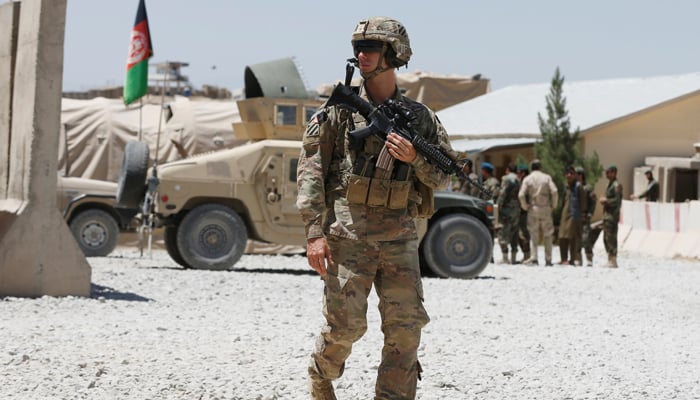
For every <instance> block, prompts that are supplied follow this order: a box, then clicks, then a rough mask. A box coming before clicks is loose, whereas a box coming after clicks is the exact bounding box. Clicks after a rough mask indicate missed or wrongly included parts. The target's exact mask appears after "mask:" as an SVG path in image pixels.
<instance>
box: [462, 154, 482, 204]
mask: <svg viewBox="0 0 700 400" xmlns="http://www.w3.org/2000/svg"><path fill="white" fill-rule="evenodd" d="M459 157H460V159H461V160H462V161H464V166H463V167H462V171H463V172H464V175H466V176H468V177H469V179H471V180H472V182H478V178H477V176H476V174H475V173H474V172H473V171H472V168H473V166H474V164H473V163H472V160H470V159H468V158H467V157H466V154H460V155H459ZM458 179H459V187H458V188H457V191H458V192H460V193H464V194H469V195H471V194H472V191H474V190H477V191H478V189H477V188H475V187H472V185H470V184H469V182H467V180H466V179H464V178H458Z"/></svg>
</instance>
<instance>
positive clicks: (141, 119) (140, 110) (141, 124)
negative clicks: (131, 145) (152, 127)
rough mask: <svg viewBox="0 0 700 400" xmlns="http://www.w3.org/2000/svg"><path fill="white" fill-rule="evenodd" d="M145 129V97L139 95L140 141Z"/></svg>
mask: <svg viewBox="0 0 700 400" xmlns="http://www.w3.org/2000/svg"><path fill="white" fill-rule="evenodd" d="M142 130H143V97H139V136H138V137H139V142H140V141H141V140H142V138H143V136H142V134H141V132H142Z"/></svg>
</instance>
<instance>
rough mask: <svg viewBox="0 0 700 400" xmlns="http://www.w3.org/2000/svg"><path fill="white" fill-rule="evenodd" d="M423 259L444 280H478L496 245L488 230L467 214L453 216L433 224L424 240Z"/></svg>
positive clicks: (442, 218)
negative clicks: (475, 278) (476, 278)
mask: <svg viewBox="0 0 700 400" xmlns="http://www.w3.org/2000/svg"><path fill="white" fill-rule="evenodd" d="M421 248H422V254H421V255H422V259H423V260H424V261H425V263H426V264H427V267H428V268H429V269H430V270H431V271H433V272H434V273H435V274H436V275H437V276H440V277H443V278H460V279H469V278H474V277H476V276H478V275H479V274H480V273H481V271H483V270H484V268H486V266H487V265H488V263H489V261H490V260H491V252H492V250H493V242H492V240H491V234H490V233H489V230H488V228H487V227H486V226H485V225H484V224H483V223H481V221H479V220H478V219H476V218H474V217H472V216H471V215H467V214H449V215H444V216H442V217H440V218H439V219H438V220H437V221H432V223H431V225H430V227H429V228H428V233H427V234H426V235H425V238H424V239H423V242H422V245H421Z"/></svg>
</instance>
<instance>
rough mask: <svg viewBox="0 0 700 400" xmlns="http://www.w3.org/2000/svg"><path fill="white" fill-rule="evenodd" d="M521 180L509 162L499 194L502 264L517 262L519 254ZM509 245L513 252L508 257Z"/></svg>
mask: <svg viewBox="0 0 700 400" xmlns="http://www.w3.org/2000/svg"><path fill="white" fill-rule="evenodd" d="M519 190H520V181H519V180H518V177H517V176H516V175H515V165H514V164H508V166H507V167H506V173H505V174H504V175H503V177H501V189H500V193H499V194H498V222H499V223H500V224H501V229H500V231H499V232H498V243H499V244H500V245H501V252H502V253H503V258H502V259H501V264H508V262H510V263H511V264H515V263H516V261H517V260H516V255H517V254H518V222H519V220H520V202H519V200H518V191H519ZM508 245H510V249H511V253H510V259H508Z"/></svg>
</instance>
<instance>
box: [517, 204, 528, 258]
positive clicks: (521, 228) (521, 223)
mask: <svg viewBox="0 0 700 400" xmlns="http://www.w3.org/2000/svg"><path fill="white" fill-rule="evenodd" d="M518 243H519V244H520V250H522V251H523V253H529V252H530V231H528V229H527V212H525V211H523V210H520V217H519V218H518Z"/></svg>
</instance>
